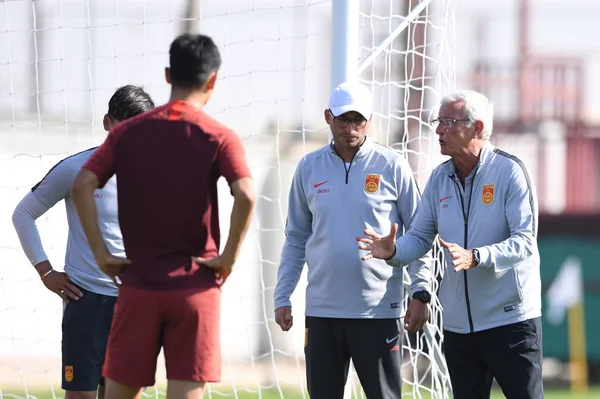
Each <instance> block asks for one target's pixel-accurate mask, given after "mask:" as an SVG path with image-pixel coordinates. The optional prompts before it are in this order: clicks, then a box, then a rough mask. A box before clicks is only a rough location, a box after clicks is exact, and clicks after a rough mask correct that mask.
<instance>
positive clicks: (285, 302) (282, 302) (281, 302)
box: [274, 299, 292, 310]
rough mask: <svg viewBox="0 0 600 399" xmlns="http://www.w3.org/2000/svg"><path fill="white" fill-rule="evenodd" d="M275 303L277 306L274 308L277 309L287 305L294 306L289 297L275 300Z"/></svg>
mask: <svg viewBox="0 0 600 399" xmlns="http://www.w3.org/2000/svg"><path fill="white" fill-rule="evenodd" d="M274 305H275V306H274V307H275V309H274V310H277V309H279V308H283V307H286V306H289V307H292V301H290V300H289V299H278V300H276V301H275V304H274Z"/></svg>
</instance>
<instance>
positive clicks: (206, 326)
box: [103, 287, 221, 387]
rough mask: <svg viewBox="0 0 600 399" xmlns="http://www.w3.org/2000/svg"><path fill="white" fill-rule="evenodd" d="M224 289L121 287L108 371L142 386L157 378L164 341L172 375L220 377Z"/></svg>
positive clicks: (114, 377)
mask: <svg viewBox="0 0 600 399" xmlns="http://www.w3.org/2000/svg"><path fill="white" fill-rule="evenodd" d="M220 305H221V289H220V288H218V287H214V288H208V289H206V288H202V289H200V288H194V289H183V290H172V291H150V290H143V289H139V288H133V287H121V288H120V289H119V296H118V298H117V304H116V307H115V315H114V319H113V322H112V328H111V331H110V336H109V339H108V348H107V352H106V360H105V363H104V369H103V375H104V377H106V378H109V379H111V380H113V381H116V382H118V383H121V384H125V385H130V386H135V387H142V386H152V385H154V382H155V375H156V360H157V358H158V354H159V352H160V349H161V347H164V354H165V365H166V368H167V379H169V380H182V381H205V382H218V381H220V380H221V344H220V334H219V321H220V312H221V309H220V308H221V306H220Z"/></svg>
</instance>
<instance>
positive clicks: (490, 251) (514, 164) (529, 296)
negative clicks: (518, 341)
mask: <svg viewBox="0 0 600 399" xmlns="http://www.w3.org/2000/svg"><path fill="white" fill-rule="evenodd" d="M537 229H538V206H537V198H536V193H535V188H534V185H533V182H532V181H531V179H530V177H529V174H528V172H527V169H526V168H525V166H524V165H523V163H522V162H521V161H520V160H519V159H518V158H517V157H515V156H513V155H510V154H508V153H506V152H504V151H501V150H499V149H497V148H495V147H494V146H493V145H492V144H490V143H489V142H487V143H486V144H485V146H484V147H483V149H482V151H481V156H480V161H479V165H478V167H477V168H476V169H475V170H474V171H473V172H472V173H471V175H470V176H469V177H468V178H467V179H466V182H465V187H464V189H463V187H462V185H461V183H460V181H459V180H458V177H457V176H456V174H455V167H454V162H453V161H452V160H449V161H447V162H445V163H443V164H441V165H440V166H438V167H437V168H436V169H435V170H434V171H433V173H432V174H431V177H430V178H429V181H428V183H427V186H426V187H425V190H424V192H423V198H422V201H421V205H420V206H419V211H418V213H417V216H416V217H415V220H414V221H413V224H412V226H411V229H410V230H409V231H408V232H407V233H406V234H405V235H404V236H402V237H400V238H399V239H398V240H397V242H396V255H395V256H394V257H393V258H392V259H390V260H388V263H389V264H390V265H393V266H400V265H402V264H405V263H406V262H409V261H411V260H413V259H417V258H418V257H419V256H422V255H423V254H424V253H426V252H427V251H428V250H429V249H430V248H431V246H432V244H433V241H434V239H435V237H436V234H439V235H440V237H441V238H442V239H444V240H445V241H446V242H449V243H455V244H458V245H460V246H462V247H464V248H467V249H473V248H477V249H479V251H480V254H481V263H480V264H479V266H477V267H476V268H474V269H470V270H467V271H461V272H458V273H457V272H455V271H454V267H453V266H452V257H451V256H450V255H449V254H448V252H447V251H445V258H446V270H445V272H444V276H443V280H442V285H441V288H440V300H441V303H442V306H443V308H444V313H443V315H444V328H445V329H447V330H449V331H453V332H457V333H469V332H474V331H481V330H486V329H489V328H493V327H498V326H502V325H506V324H511V323H516V322H519V321H523V320H528V319H531V318H535V317H539V316H541V281H540V258H539V252H538V247H537ZM383 232H385V230H383Z"/></svg>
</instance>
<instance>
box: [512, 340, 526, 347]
mask: <svg viewBox="0 0 600 399" xmlns="http://www.w3.org/2000/svg"><path fill="white" fill-rule="evenodd" d="M523 342H525V340H523V341H519V342H517V343H516V344H508V349H512V348H514V347H515V346H519V345H521V344H522V343H523Z"/></svg>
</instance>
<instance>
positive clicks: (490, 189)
mask: <svg viewBox="0 0 600 399" xmlns="http://www.w3.org/2000/svg"><path fill="white" fill-rule="evenodd" d="M481 200H482V201H483V203H484V204H486V205H489V204H491V203H492V202H494V185H493V184H484V186H483V190H482V193H481Z"/></svg>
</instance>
